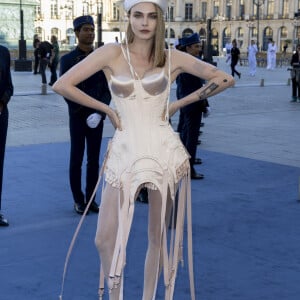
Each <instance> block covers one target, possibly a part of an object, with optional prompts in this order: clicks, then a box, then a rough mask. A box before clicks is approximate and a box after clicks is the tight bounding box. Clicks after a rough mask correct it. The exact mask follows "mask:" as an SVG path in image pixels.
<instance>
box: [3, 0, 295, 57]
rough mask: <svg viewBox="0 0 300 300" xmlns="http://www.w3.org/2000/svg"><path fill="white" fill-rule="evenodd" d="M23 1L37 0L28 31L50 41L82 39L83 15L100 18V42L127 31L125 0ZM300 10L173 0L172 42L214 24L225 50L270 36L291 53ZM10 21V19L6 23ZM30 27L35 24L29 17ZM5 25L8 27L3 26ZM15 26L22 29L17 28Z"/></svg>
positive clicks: (247, 2)
mask: <svg viewBox="0 0 300 300" xmlns="http://www.w3.org/2000/svg"><path fill="white" fill-rule="evenodd" d="M22 1H23V2H35V3H36V4H35V7H34V12H33V13H32V22H33V24H34V25H33V27H30V28H27V29H26V30H28V31H30V32H31V31H32V30H34V33H36V34H38V35H39V36H40V37H41V39H43V40H50V37H51V35H52V34H55V35H57V37H58V39H59V40H60V42H61V44H62V47H66V48H68V47H72V46H73V45H74V43H76V41H75V36H74V32H73V29H72V20H73V19H74V18H75V17H77V16H80V15H84V14H90V15H92V16H93V17H94V19H95V24H96V26H97V28H98V30H96V40H98V41H99V40H103V42H111V41H113V40H114V38H115V37H116V36H118V35H119V33H118V32H122V31H124V30H125V26H124V19H126V16H125V14H124V11H123V9H122V5H121V2H122V1H120V0H22ZM166 1H167V0H166ZM4 2H10V3H12V2H14V3H15V5H16V6H18V2H19V0H12V1H3V0H0V9H1V12H2V7H3V3H4ZM299 9H300V0H169V9H168V13H167V15H166V17H167V19H168V22H167V27H169V28H170V33H171V42H172V43H176V40H177V39H178V37H181V36H183V35H186V34H190V33H192V32H198V33H199V34H200V37H201V39H203V40H204V41H205V40H206V38H207V34H208V29H210V28H211V31H210V33H211V37H212V44H213V46H214V48H215V50H216V51H219V52H220V51H222V50H223V48H224V46H225V44H226V42H228V41H231V40H232V39H237V41H238V44H239V46H240V48H241V51H242V52H243V51H246V48H247V46H248V44H249V42H250V40H251V39H254V40H256V41H257V40H258V45H259V48H260V50H262V51H264V50H266V47H267V41H268V39H269V38H272V39H273V40H274V41H275V42H276V44H277V46H278V49H279V51H282V50H283V47H284V45H285V44H288V48H287V51H288V52H291V51H292V50H293V49H295V46H296V44H297V43H298V42H300V19H298V10H299ZM28 14H29V15H30V14H31V13H30V12H28ZM299 15H300V14H299ZM11 18H12V17H11ZM14 18H15V17H14ZM26 18H28V16H26ZM209 20H211V21H209ZM1 22H2V23H3V21H2V20H1ZM9 22H10V21H9V20H6V21H5V24H4V25H6V24H10V23H9ZM99 24H101V27H100V26H99ZM210 24H211V25H210ZM26 26H27V27H28V26H30V24H29V22H28V23H27V25H26ZM12 27H13V26H11V25H8V26H6V29H5V30H6V31H10V28H12ZM1 28H2V29H1V30H2V31H3V26H1ZM100 28H101V32H100ZM14 31H15V33H16V29H14ZM100 34H101V37H100V39H99V38H98V35H100ZM0 35H1V32H0ZM28 35H29V34H27V36H26V37H27V38H28Z"/></svg>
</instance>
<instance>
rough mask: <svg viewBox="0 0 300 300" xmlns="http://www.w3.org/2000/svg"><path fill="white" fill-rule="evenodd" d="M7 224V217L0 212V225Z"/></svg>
mask: <svg viewBox="0 0 300 300" xmlns="http://www.w3.org/2000/svg"><path fill="white" fill-rule="evenodd" d="M8 225H9V223H8V221H7V219H5V218H4V216H3V215H2V214H0V226H8Z"/></svg>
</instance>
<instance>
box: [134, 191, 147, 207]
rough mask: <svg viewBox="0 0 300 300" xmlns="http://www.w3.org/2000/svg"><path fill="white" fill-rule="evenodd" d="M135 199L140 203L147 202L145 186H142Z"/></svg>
mask: <svg viewBox="0 0 300 300" xmlns="http://www.w3.org/2000/svg"><path fill="white" fill-rule="evenodd" d="M136 201H138V202H142V203H146V204H147V203H148V191H147V189H146V188H142V189H141V191H140V193H139V195H138V196H137V198H136Z"/></svg>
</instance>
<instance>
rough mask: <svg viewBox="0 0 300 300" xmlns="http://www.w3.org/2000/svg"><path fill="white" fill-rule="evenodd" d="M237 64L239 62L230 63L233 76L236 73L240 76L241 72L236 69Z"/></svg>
mask: <svg viewBox="0 0 300 300" xmlns="http://www.w3.org/2000/svg"><path fill="white" fill-rule="evenodd" d="M236 65H237V62H232V63H231V64H230V67H231V76H233V77H234V74H237V75H238V76H240V74H241V73H239V72H238V71H237V70H236V69H235V66H236Z"/></svg>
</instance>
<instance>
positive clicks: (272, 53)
mask: <svg viewBox="0 0 300 300" xmlns="http://www.w3.org/2000/svg"><path fill="white" fill-rule="evenodd" d="M276 52H277V46H276V44H275V42H274V41H273V40H272V39H269V43H268V51H267V70H274V69H275V68H276Z"/></svg>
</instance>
